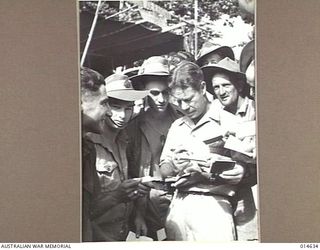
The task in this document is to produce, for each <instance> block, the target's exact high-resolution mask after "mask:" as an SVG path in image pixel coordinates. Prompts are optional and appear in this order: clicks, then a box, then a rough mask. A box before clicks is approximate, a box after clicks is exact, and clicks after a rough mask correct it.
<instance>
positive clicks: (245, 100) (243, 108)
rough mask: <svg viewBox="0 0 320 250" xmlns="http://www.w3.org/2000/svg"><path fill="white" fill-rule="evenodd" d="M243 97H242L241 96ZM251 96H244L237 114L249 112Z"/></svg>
mask: <svg viewBox="0 0 320 250" xmlns="http://www.w3.org/2000/svg"><path fill="white" fill-rule="evenodd" d="M239 98H242V97H239ZM249 101H250V100H249V98H248V97H247V96H246V97H244V98H243V102H242V104H241V106H240V107H239V108H238V110H237V112H236V115H241V116H243V115H245V114H246V113H247V110H248V107H249Z"/></svg>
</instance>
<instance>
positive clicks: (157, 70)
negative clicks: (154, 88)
mask: <svg viewBox="0 0 320 250" xmlns="http://www.w3.org/2000/svg"><path fill="white" fill-rule="evenodd" d="M169 75H170V71H169V63H168V60H167V59H165V58H164V57H162V56H152V57H150V58H148V59H147V60H145V61H144V62H143V64H142V65H141V67H140V69H139V72H138V74H137V75H135V76H132V77H130V80H131V81H132V85H133V88H134V89H137V90H141V89H144V80H145V79H146V78H147V77H150V76H155V77H159V78H164V79H167V78H168V77H169Z"/></svg>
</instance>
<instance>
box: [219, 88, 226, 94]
mask: <svg viewBox="0 0 320 250" xmlns="http://www.w3.org/2000/svg"><path fill="white" fill-rule="evenodd" d="M225 93H226V89H225V88H224V87H223V86H220V87H219V94H220V95H224V94H225Z"/></svg>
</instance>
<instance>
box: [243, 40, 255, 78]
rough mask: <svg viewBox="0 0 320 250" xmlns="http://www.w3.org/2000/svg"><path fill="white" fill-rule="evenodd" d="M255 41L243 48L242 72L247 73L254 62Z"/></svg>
mask: <svg viewBox="0 0 320 250" xmlns="http://www.w3.org/2000/svg"><path fill="white" fill-rule="evenodd" d="M254 47H255V46H254V40H252V41H250V42H249V43H247V44H246V46H244V47H243V49H242V51H241V55H240V71H241V72H243V73H245V72H246V70H247V68H248V67H249V65H250V63H251V62H252V60H254V54H255V51H254Z"/></svg>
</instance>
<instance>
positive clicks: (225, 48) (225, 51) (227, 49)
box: [196, 46, 234, 66]
mask: <svg viewBox="0 0 320 250" xmlns="http://www.w3.org/2000/svg"><path fill="white" fill-rule="evenodd" d="M218 50H220V51H222V54H224V55H225V56H226V57H229V58H230V59H231V60H234V53H233V50H232V49H231V48H230V47H228V46H221V47H219V48H212V49H211V50H208V51H207V52H206V53H204V54H203V55H201V56H200V57H199V58H198V59H197V61H196V63H197V64H198V65H199V64H201V62H202V60H203V59H204V57H206V56H207V55H209V54H211V53H213V52H215V51H218ZM200 66H201V65H200Z"/></svg>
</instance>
